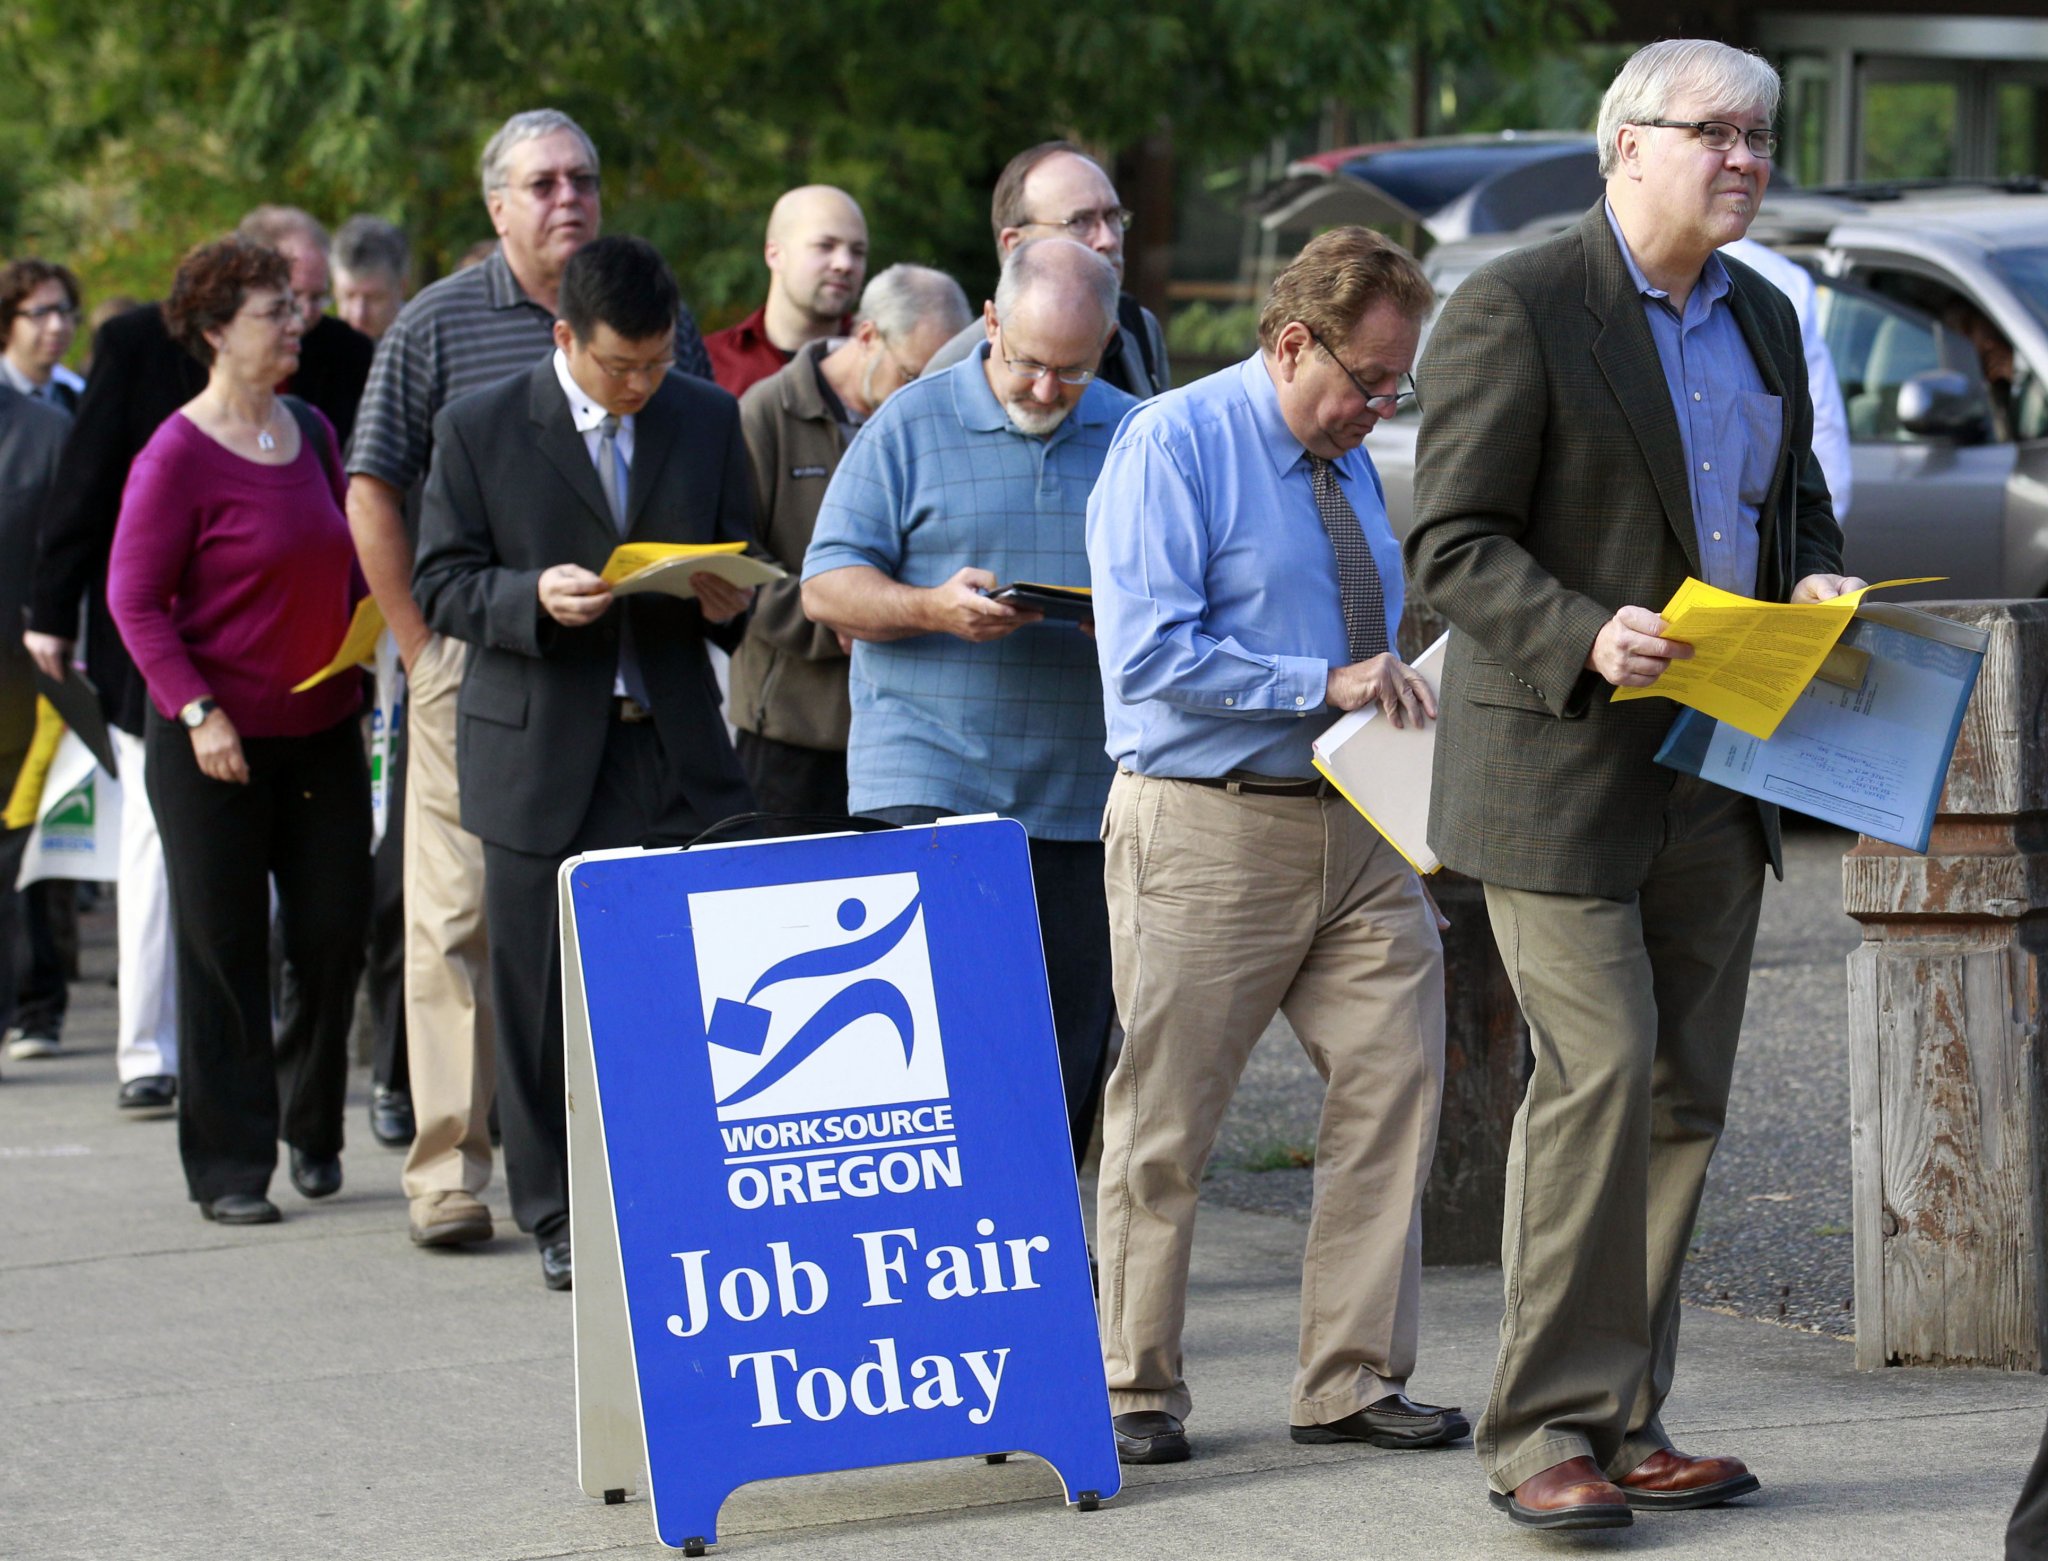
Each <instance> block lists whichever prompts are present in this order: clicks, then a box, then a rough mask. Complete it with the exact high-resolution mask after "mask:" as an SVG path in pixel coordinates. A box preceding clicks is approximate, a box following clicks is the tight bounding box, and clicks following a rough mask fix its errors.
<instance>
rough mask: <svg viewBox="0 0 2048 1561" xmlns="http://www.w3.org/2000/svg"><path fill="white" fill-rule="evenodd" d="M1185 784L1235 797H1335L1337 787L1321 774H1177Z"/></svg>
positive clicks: (1175, 777) (1177, 777) (1176, 778)
mask: <svg viewBox="0 0 2048 1561" xmlns="http://www.w3.org/2000/svg"><path fill="white" fill-rule="evenodd" d="M1173 779H1175V780H1177V781H1179V782H1180V783H1181V784H1182V785H1183V786H1209V787H1213V788H1214V789H1216V790H1217V791H1227V792H1229V793H1230V794H1231V795H1232V796H1233V797H1236V796H1245V797H1334V796H1335V795H1336V794H1337V789H1336V788H1335V787H1334V786H1332V785H1331V784H1330V783H1329V782H1328V781H1326V780H1324V779H1323V778H1322V777H1321V776H1320V775H1319V776H1317V777H1316V778H1315V779H1314V780H1241V779H1237V778H1235V777H1233V776H1229V775H1176V776H1174V777H1173Z"/></svg>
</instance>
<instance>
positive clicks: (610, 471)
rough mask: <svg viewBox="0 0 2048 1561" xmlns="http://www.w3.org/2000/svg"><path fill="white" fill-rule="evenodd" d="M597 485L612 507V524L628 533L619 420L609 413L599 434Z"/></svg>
mask: <svg viewBox="0 0 2048 1561" xmlns="http://www.w3.org/2000/svg"><path fill="white" fill-rule="evenodd" d="M597 485H598V486H599V487H600V488H602V489H604V501H605V503H606V504H608V505H609V506H610V507H611V512H612V524H613V525H614V526H617V527H618V528H619V534H620V535H621V536H624V535H625V533H626V467H625V463H624V462H623V461H622V460H621V459H620V458H619V420H618V418H617V417H616V416H614V415H613V414H611V413H609V412H607V413H606V414H605V419H604V421H603V422H602V423H600V424H599V425H598V432H597Z"/></svg>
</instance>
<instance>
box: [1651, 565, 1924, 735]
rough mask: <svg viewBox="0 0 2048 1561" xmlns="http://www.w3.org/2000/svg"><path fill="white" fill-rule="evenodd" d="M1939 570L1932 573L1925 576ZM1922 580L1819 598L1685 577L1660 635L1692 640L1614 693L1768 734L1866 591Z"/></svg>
mask: <svg viewBox="0 0 2048 1561" xmlns="http://www.w3.org/2000/svg"><path fill="white" fill-rule="evenodd" d="M1930 578H1938V577H1930ZM1923 583H1924V581H1921V580H1886V581H1882V582H1880V583H1879V584H1877V585H1869V586H1863V587H1861V588H1860V589H1857V590H1854V591H1850V592H1848V593H1846V594H1845V595H1842V596H1838V597H1836V598H1834V599H1833V600H1832V601H1826V602H1800V603H1784V602H1758V601H1752V600H1750V599H1749V598H1748V597H1746V596H1737V595H1736V594H1735V593H1734V592H1732V591H1722V590H1718V589H1716V588H1715V587H1713V586H1711V585H1708V584H1707V583H1706V582H1705V581H1703V580H1691V579H1688V580H1687V581H1686V582H1685V583H1684V584H1683V585H1681V586H1680V587H1679V588H1678V591H1677V593H1676V594H1675V595H1673V597H1672V598H1671V600H1670V601H1669V602H1668V603H1666V604H1665V606H1664V609H1663V613H1662V616H1663V619H1664V637H1665V638H1666V639H1671V640H1682V641H1684V642H1685V643H1686V644H1688V645H1690V646H1691V647H1692V652H1693V653H1692V659H1691V660H1690V661H1674V662H1672V663H1671V665H1670V666H1669V667H1668V668H1666V669H1665V672H1664V675H1663V676H1662V677H1660V678H1658V679H1657V681H1656V682H1654V683H1652V684H1651V685H1650V686H1649V687H1648V688H1618V689H1616V690H1615V691H1614V698H1615V699H1616V701H1620V700H1624V699H1669V700H1672V701H1674V702H1675V703H1677V704H1681V705H1690V706H1691V707H1692V708H1693V709H1695V710H1697V711H1699V712H1700V713H1701V714H1703V715H1710V716H1712V717H1714V719H1715V720H1717V721H1725V722H1727V723H1728V724H1729V725H1730V726H1733V727H1736V728H1738V729H1739V730H1741V731H1744V732H1747V733H1748V734H1749V735H1750V736H1751V737H1756V738H1767V737H1769V736H1770V735H1771V734H1772V733H1773V732H1775V731H1776V730H1777V729H1778V723H1779V722H1780V721H1782V720H1784V718H1785V714H1786V712H1787V711H1789V710H1790V709H1791V708H1792V705H1793V703H1794V701H1796V700H1797V699H1798V698H1799V696H1800V694H1801V693H1802V692H1803V691H1804V690H1805V688H1806V686H1807V684H1809V683H1811V682H1812V681H1813V676H1814V674H1815V673H1816V672H1818V671H1819V670H1820V665H1821V663H1822V662H1823V661H1825V660H1827V656H1828V652H1829V651H1830V650H1832V649H1834V645H1835V641H1836V640H1838V639H1840V638H1841V635H1842V631H1843V630H1844V629H1845V628H1847V627H1848V624H1849V620H1850V619H1851V618H1852V617H1854V616H1855V613H1856V609H1857V607H1858V606H1859V605H1860V604H1861V603H1862V601H1863V597H1864V593H1865V592H1867V591H1877V590H1882V589H1884V588H1885V587H1887V586H1894V585H1920V584H1923Z"/></svg>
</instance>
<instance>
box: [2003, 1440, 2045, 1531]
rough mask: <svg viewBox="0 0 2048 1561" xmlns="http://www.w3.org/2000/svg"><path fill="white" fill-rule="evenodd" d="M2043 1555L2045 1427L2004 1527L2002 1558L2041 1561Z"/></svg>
mask: <svg viewBox="0 0 2048 1561" xmlns="http://www.w3.org/2000/svg"><path fill="white" fill-rule="evenodd" d="M2043 1556H2048V1430H2044V1431H2042V1433H2041V1447H2040V1450H2039V1451H2038V1452H2036V1453H2035V1454H2034V1466H2033V1468H2031V1469H2029V1470H2028V1471H2027V1483H2026V1484H2025V1485H2023V1486H2021V1487H2020V1499H2019V1502H2018V1504H2017V1505H2016V1506H2015V1507H2014V1508H2013V1509H2012V1521H2011V1522H2010V1523H2009V1524H2008V1525H2007V1527H2006V1530H2005V1561H2040V1558H2041V1557H2043Z"/></svg>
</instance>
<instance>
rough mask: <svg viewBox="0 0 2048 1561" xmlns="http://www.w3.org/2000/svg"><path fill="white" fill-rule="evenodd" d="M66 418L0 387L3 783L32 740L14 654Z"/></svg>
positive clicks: (30, 681) (32, 720)
mask: <svg viewBox="0 0 2048 1561" xmlns="http://www.w3.org/2000/svg"><path fill="white" fill-rule="evenodd" d="M70 428H71V418H70V417H69V415H68V414H66V413H64V412H60V411H59V410H58V409H57V408H55V407H53V406H51V405H49V404H48V403H46V402H42V401H37V400H35V399H34V398H32V397H29V396H24V395H23V394H22V393H21V392H20V391H18V390H16V389H15V388H14V387H13V386H12V385H8V384H5V383H0V766H4V769H5V773H6V774H7V775H8V776H9V777H11V776H12V774H13V771H14V769H15V767H16V766H18V764H19V763H20V760H21V757H22V755H23V754H24V753H25V752H26V751H27V749H28V744H29V739H30V738H31V737H32V736H33V735H34V734H35V725H36V685H35V663H34V662H32V661H30V660H29V657H28V652H27V650H25V649H24V648H23V647H22V643H21V634H22V630H23V628H24V627H26V620H27V613H28V598H29V578H30V576H31V575H32V574H33V573H34V571H35V564H36V519H37V517H38V516H39V515H40V514H41V513H42V508H43V501H44V499H45V498H46V497H47V496H48V495H49V493H50V490H51V488H52V487H53V486H54V485H55V484H56V480H57V457H58V455H59V453H60V452H61V451H62V450H63V448H64V438H65V435H66V434H67V433H68V432H69V431H70Z"/></svg>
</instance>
